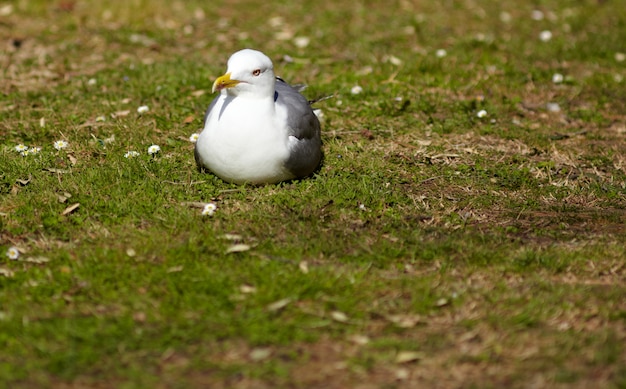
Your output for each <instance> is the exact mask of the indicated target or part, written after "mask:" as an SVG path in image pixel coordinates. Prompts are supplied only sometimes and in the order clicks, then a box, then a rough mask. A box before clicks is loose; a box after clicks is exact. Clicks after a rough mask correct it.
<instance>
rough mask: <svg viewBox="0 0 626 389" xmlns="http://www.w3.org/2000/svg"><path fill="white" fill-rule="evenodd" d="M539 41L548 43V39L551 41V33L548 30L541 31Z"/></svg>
mask: <svg viewBox="0 0 626 389" xmlns="http://www.w3.org/2000/svg"><path fill="white" fill-rule="evenodd" d="M539 39H541V41H542V42H547V41H549V40H550V39H552V32H551V31H549V30H544V31H541V33H540V34H539Z"/></svg>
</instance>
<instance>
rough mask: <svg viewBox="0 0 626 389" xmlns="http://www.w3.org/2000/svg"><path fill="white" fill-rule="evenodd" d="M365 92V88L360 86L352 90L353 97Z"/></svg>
mask: <svg viewBox="0 0 626 389" xmlns="http://www.w3.org/2000/svg"><path fill="white" fill-rule="evenodd" d="M362 92H363V88H362V87H361V86H359V85H356V86H353V87H352V89H350V93H352V94H353V95H358V94H359V93H362Z"/></svg>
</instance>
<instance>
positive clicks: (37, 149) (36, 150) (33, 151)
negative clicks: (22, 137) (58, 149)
mask: <svg viewBox="0 0 626 389" xmlns="http://www.w3.org/2000/svg"><path fill="white" fill-rule="evenodd" d="M40 151H41V147H31V148H29V149H28V150H25V151H22V152H21V153H20V154H22V155H23V156H27V155H31V154H39V152H40Z"/></svg>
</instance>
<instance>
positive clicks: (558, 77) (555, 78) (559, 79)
mask: <svg viewBox="0 0 626 389" xmlns="http://www.w3.org/2000/svg"><path fill="white" fill-rule="evenodd" d="M552 82H553V83H555V84H560V83H562V82H563V75H562V74H561V73H554V74H553V75H552Z"/></svg>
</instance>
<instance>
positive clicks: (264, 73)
mask: <svg viewBox="0 0 626 389" xmlns="http://www.w3.org/2000/svg"><path fill="white" fill-rule="evenodd" d="M275 83H276V77H275V76H274V65H272V60H271V59H269V58H268V56H266V55H265V54H263V53H261V52H260V51H256V50H251V49H243V50H240V51H238V52H236V53H235V54H233V55H231V56H230V58H229V59H228V69H227V70H226V74H224V75H223V76H220V77H218V78H217V80H215V82H214V83H213V92H215V91H222V90H226V93H228V94H229V95H233V96H244V95H245V96H247V97H256V98H262V97H268V96H273V95H274V86H275Z"/></svg>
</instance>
